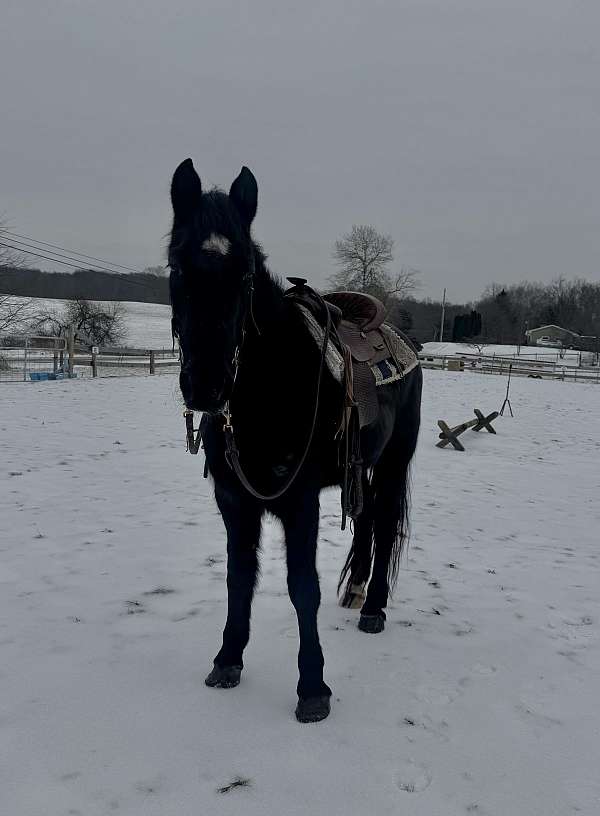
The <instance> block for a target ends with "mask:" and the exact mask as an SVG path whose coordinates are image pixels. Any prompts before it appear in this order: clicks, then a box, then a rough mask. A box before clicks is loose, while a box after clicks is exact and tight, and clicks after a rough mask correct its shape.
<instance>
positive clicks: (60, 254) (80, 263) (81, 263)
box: [9, 238, 139, 274]
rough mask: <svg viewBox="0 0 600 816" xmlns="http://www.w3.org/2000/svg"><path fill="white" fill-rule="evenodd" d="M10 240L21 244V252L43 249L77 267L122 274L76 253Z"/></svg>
mask: <svg viewBox="0 0 600 816" xmlns="http://www.w3.org/2000/svg"><path fill="white" fill-rule="evenodd" d="M9 240H11V241H12V242H13V243H14V244H19V251H21V252H27V250H28V249H33V250H34V251H40V250H41V251H42V252H45V254H46V256H48V255H52V256H54V255H56V256H57V258H66V259H67V260H69V261H75V262H76V264H77V269H94V270H97V271H99V272H113V273H115V274H121V273H117V272H116V271H115V270H114V269H112V268H111V267H108V266H100V265H99V264H85V261H82V260H80V259H79V258H76V257H75V256H74V255H66V254H65V253H63V252H54V251H53V250H51V249H47V250H44V249H42V248H41V247H38V246H35V245H34V244H28V243H26V242H25V241H18V240H17V239H16V238H10V239H9ZM138 274H139V273H138Z"/></svg>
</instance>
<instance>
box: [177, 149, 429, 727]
mask: <svg viewBox="0 0 600 816" xmlns="http://www.w3.org/2000/svg"><path fill="white" fill-rule="evenodd" d="M257 194H258V188H257V184H256V180H255V178H254V176H253V175H252V173H251V172H250V171H249V170H248V169H247V168H245V167H244V168H243V169H242V171H241V173H240V174H239V176H238V177H237V178H236V180H235V181H234V182H233V184H232V185H231V189H230V191H229V195H227V194H226V193H224V192H221V191H219V190H216V189H213V190H210V191H208V192H203V191H202V185H201V182H200V178H199V177H198V175H197V173H196V171H195V170H194V167H193V164H192V161H191V160H190V159H187V160H186V161H184V162H182V164H180V165H179V167H178V168H177V170H176V171H175V174H174V176H173V181H172V185H171V200H172V204H173V211H174V218H173V228H172V232H171V239H170V245H169V265H170V267H171V275H170V292H171V303H172V311H173V334H174V336H175V337H176V338H177V339H178V340H179V345H180V349H181V374H180V387H181V392H182V395H183V399H184V401H185V404H186V406H187V408H188V409H191V410H194V411H201V412H203V417H202V420H201V426H200V430H201V438H202V443H203V447H204V452H205V456H206V462H207V467H208V470H209V471H210V475H211V476H212V479H213V480H214V486H215V496H216V501H217V504H218V507H219V510H220V512H221V515H222V517H223V521H224V523H225V527H226V530H227V556H228V557H227V590H228V607H227V622H226V624H225V630H224V632H223V645H222V647H221V649H220V651H219V653H218V654H217V656H216V657H215V659H214V667H213V669H212V671H211V672H210V674H209V675H208V677H207V678H206V684H207V685H209V686H217V687H220V688H232V687H233V686H236V685H237V684H238V683H239V681H240V675H241V671H242V668H243V661H242V655H243V652H244V648H245V646H246V644H247V643H248V639H249V634H250V608H251V604H252V597H253V593H254V588H255V585H256V580H257V575H258V553H259V544H260V534H261V520H262V517H263V515H264V514H265V512H268V513H272V514H273V515H275V516H276V517H277V518H279V519H280V520H281V523H282V525H283V529H284V534H285V543H286V553H287V570H288V576H287V583H288V589H289V594H290V598H291V601H292V603H293V605H294V607H295V610H296V613H297V617H298V628H299V634H300V650H299V655H298V667H299V682H298V687H297V692H298V698H299V701H298V706H297V708H296V717H297V718H298V720H300V721H301V722H313V721H317V720H321V719H324V718H325V717H326V716H327V715H328V713H329V709H330V699H329V698H330V696H331V690H330V688H329V687H328V686H327V684H326V683H325V682H324V680H323V653H322V650H321V645H320V642H319V634H318V629H317V611H318V608H319V604H320V589H319V577H318V575H317V570H316V566H315V559H316V548H317V536H318V528H319V493H320V491H321V489H322V488H324V487H326V486H331V485H336V484H340V481H341V478H342V475H341V474H342V470H341V467H340V461H339V440H338V439H337V438H336V434H337V432H338V429H339V425H340V410H341V404H342V397H343V395H342V388H341V386H340V384H339V382H338V381H337V380H336V379H335V378H334V377H333V375H332V374H331V372H330V371H329V369H327V368H325V370H323V372H322V377H321V382H320V395H319V401H318V405H319V407H318V415H317V421H316V424H315V426H314V435H313V438H312V442H311V444H310V447H309V449H308V455H307V456H306V458H305V460H304V462H303V464H302V466H301V468H300V470H299V472H298V475H297V478H296V479H295V481H294V482H293V484H292V485H291V487H290V488H289V489H288V490H287V492H285V493H284V495H282V496H280V497H279V498H276V499H272V500H261V499H258V498H256V497H255V496H254V495H252V494H251V493H250V492H249V491H248V490H247V489H246V487H245V486H244V485H243V484H242V483H241V482H240V480H239V478H238V476H237V475H236V473H235V472H234V470H233V469H232V467H231V466H230V457H229V459H228V457H227V448H226V437H227V432H228V431H230V430H231V428H230V426H233V427H234V428H235V433H234V439H235V445H236V447H237V450H239V456H240V461H241V465H242V467H243V469H244V471H245V473H246V475H247V477H248V480H249V482H250V483H251V484H252V486H253V488H255V489H256V491H258V492H260V493H261V494H262V495H265V496H267V495H268V496H270V495H272V494H274V493H277V491H278V489H279V488H280V486H281V484H282V483H283V482H285V481H286V480H288V479H289V476H290V474H291V473H293V472H294V470H295V469H296V468H297V465H298V463H299V462H300V461H301V460H302V456H303V454H304V452H305V448H306V444H307V440H308V439H309V437H310V431H311V426H312V421H313V410H314V407H315V399H316V393H315V392H316V384H317V380H318V374H319V371H320V363H321V349H320V348H319V345H318V343H316V342H315V340H314V338H313V336H312V335H311V333H310V331H309V328H308V326H307V322H306V319H305V317H304V316H303V315H302V313H301V310H299V309H298V307H297V305H295V304H294V303H293V302H292V301H290V299H289V298H286V297H284V289H283V287H282V285H281V284H280V283H279V282H278V281H277V280H275V279H274V278H273V277H272V276H271V274H270V273H269V271H268V270H267V268H266V266H265V256H264V255H263V253H262V251H261V248H260V247H259V246H258V245H257V244H256V243H255V242H254V241H253V239H252V237H251V229H250V227H251V224H252V221H253V219H254V216H255V214H256V207H257ZM421 386H422V374H421V370H420V368H419V367H418V366H417V367H416V368H414V369H413V370H412V371H411V372H410V373H408V374H407V375H406V377H405V378H404V379H402V380H399V381H397V382H394V383H392V384H390V385H387V386H382V387H380V388H378V389H377V391H378V399H379V414H378V418H377V420H376V421H375V422H373V423H372V424H371V425H369V426H367V427H366V428H363V430H362V431H361V447H362V455H363V460H364V465H365V468H364V474H365V475H364V478H363V490H364V504H363V510H362V513H361V515H360V516H359V517H358V519H357V520H356V522H355V527H354V536H353V542H352V547H351V550H350V553H349V555H348V559H347V561H346V564H345V566H344V569H343V571H342V577H341V578H340V587H341V586H342V585H343V584H344V583H345V584H346V593H345V595H346V598H347V597H348V594H349V592H350V591H351V589H352V587H353V585H356V584H364V583H365V582H367V581H368V580H369V578H370V581H369V584H368V590H367V594H366V600H365V602H364V605H363V607H362V609H361V617H360V624H359V627H360V628H361V629H363V631H367V632H379V631H381V630H382V629H383V626H384V621H385V612H384V609H385V607H386V605H387V600H388V595H389V593H390V589H391V587H392V586H393V584H394V581H395V578H396V573H397V569H398V561H399V557H400V554H401V551H402V546H403V543H404V541H405V539H406V533H407V512H408V503H409V492H408V491H409V484H408V476H409V464H410V461H411V459H412V456H413V453H414V451H415V447H416V442H417V434H418V430H419V422H420V403H421Z"/></svg>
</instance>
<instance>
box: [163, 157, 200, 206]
mask: <svg viewBox="0 0 600 816" xmlns="http://www.w3.org/2000/svg"><path fill="white" fill-rule="evenodd" d="M201 195H202V182H201V181H200V177H199V176H198V173H196V171H195V170H194V165H193V163H192V160H191V159H186V160H185V161H182V162H181V164H180V165H179V167H178V168H177V170H175V173H174V174H173V181H172V182H171V203H172V204H173V212H174V213H175V217H176V218H182V219H185V218H187V217H189V216H190V215H191V213H193V212H194V210H196V209H197V208H198V206H199V204H200V196H201Z"/></svg>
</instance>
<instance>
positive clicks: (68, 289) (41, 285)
mask: <svg viewBox="0 0 600 816" xmlns="http://www.w3.org/2000/svg"><path fill="white" fill-rule="evenodd" d="M158 270H161V273H160V274H159V271H158ZM0 293H2V294H7V295H19V296H20V297H36V298H59V299H62V300H77V299H87V300H122V301H140V302H142V303H169V281H168V278H167V277H166V275H165V274H164V268H163V267H152V268H150V269H148V270H147V271H144V272H140V273H131V274H127V275H120V274H117V273H110V272H101V271H99V270H96V269H78V270H76V271H75V272H73V273H70V272H43V271H41V270H40V269H28V268H23V267H18V266H14V265H4V266H0Z"/></svg>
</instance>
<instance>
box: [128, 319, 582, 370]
mask: <svg viewBox="0 0 600 816" xmlns="http://www.w3.org/2000/svg"><path fill="white" fill-rule="evenodd" d="M139 305H140V306H141V305H142V304H139ZM427 354H431V355H432V356H436V357H461V356H462V355H467V356H470V357H474V356H478V355H483V356H485V357H514V358H515V359H516V360H520V359H524V360H535V361H536V362H540V363H548V364H553V363H557V364H558V365H559V366H566V367H569V366H579V365H580V362H581V361H583V363H584V365H585V364H586V363H587V364H589V365H591V364H592V363H593V361H594V357H595V355H594V354H593V353H592V352H585V351H584V352H579V351H574V350H573V349H565V351H564V352H562V357H561V352H560V351H559V349H557V348H552V347H550V346H514V345H513V346H511V345H504V346H500V345H497V344H490V345H480V346H477V345H474V344H470V343H437V342H429V343H424V344H423V352H422V356H426V355H427Z"/></svg>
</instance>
